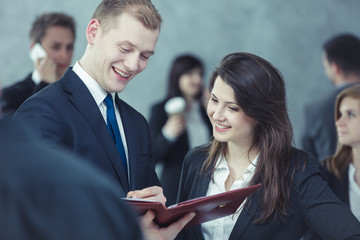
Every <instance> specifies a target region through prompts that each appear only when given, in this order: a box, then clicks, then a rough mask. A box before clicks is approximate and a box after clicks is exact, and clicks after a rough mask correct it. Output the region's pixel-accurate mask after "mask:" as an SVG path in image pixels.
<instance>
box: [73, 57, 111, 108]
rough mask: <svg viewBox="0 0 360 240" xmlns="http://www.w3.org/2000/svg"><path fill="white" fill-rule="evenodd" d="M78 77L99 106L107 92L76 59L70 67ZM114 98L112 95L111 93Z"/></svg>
mask: <svg viewBox="0 0 360 240" xmlns="http://www.w3.org/2000/svg"><path fill="white" fill-rule="evenodd" d="M72 70H73V71H74V72H75V73H76V74H77V75H78V76H79V78H80V79H81V80H82V81H83V82H84V84H85V85H86V87H87V88H88V89H89V91H90V93H91V95H92V96H93V98H94V100H95V102H96V104H97V105H98V106H99V105H100V104H101V103H102V102H103V101H104V99H105V97H106V95H107V92H106V91H105V90H104V89H103V88H102V87H101V86H100V84H99V83H98V82H97V81H95V80H94V79H93V78H92V77H91V76H90V75H89V74H88V73H87V72H85V70H84V69H83V68H82V67H81V65H80V64H79V61H77V62H76V63H75V65H74V67H73V69H72ZM112 97H113V99H114V95H113V94H112Z"/></svg>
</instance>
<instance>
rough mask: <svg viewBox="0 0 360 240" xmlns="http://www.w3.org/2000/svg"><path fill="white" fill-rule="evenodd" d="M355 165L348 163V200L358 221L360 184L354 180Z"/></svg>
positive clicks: (359, 213)
mask: <svg viewBox="0 0 360 240" xmlns="http://www.w3.org/2000/svg"><path fill="white" fill-rule="evenodd" d="M355 173H356V168H355V166H354V165H353V164H352V163H350V165H349V202H350V209H351V212H352V213H353V214H354V215H355V217H356V218H357V219H358V220H359V221H360V186H359V185H358V184H357V183H356V181H355Z"/></svg>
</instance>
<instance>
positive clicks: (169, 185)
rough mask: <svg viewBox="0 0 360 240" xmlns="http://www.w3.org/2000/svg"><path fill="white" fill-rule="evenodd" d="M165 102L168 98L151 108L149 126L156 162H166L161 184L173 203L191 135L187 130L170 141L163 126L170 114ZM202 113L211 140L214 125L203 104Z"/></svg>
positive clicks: (169, 200)
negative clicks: (166, 109)
mask: <svg viewBox="0 0 360 240" xmlns="http://www.w3.org/2000/svg"><path fill="white" fill-rule="evenodd" d="M165 103H166V100H164V101H161V102H159V103H157V104H155V105H154V106H153V107H152V108H151V114H150V120H149V126H150V133H151V137H152V146H153V156H154V160H155V162H162V163H163V164H164V168H163V172H162V175H161V178H160V181H161V186H162V187H163V188H164V193H165V196H166V198H167V204H168V205H172V204H175V203H176V197H177V192H178V186H179V181H180V173H181V167H182V164H183V161H184V157H185V155H186V153H187V152H188V151H189V136H188V133H187V131H186V130H185V132H184V133H183V134H181V135H180V136H179V137H178V139H176V141H175V142H170V141H169V140H167V139H166V138H165V137H164V135H163V134H162V128H163V127H164V125H165V123H166V121H167V120H168V115H167V113H166V112H165V109H164V105H165ZM200 114H201V116H202V120H203V122H204V126H205V127H206V128H207V129H208V130H209V140H210V136H211V135H212V131H211V130H212V127H211V123H210V121H209V118H208V116H207V114H206V111H205V109H204V108H203V107H202V106H201V108H200ZM189 124H191V123H189Z"/></svg>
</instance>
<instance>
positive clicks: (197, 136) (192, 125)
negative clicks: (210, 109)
mask: <svg viewBox="0 0 360 240" xmlns="http://www.w3.org/2000/svg"><path fill="white" fill-rule="evenodd" d="M200 104H201V103H200V102H199V101H194V102H193V105H192V107H191V109H190V110H189V111H187V112H186V113H185V121H186V123H187V124H186V130H187V133H188V137H189V146H190V148H193V147H196V146H199V145H202V144H205V143H207V142H208V141H209V139H210V136H209V130H208V126H207V125H206V123H205V122H204V119H203V117H202V116H201V106H200Z"/></svg>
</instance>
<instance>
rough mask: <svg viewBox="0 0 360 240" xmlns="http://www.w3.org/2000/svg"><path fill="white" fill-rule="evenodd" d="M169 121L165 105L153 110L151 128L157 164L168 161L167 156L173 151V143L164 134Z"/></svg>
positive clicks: (159, 105) (151, 112)
mask: <svg viewBox="0 0 360 240" xmlns="http://www.w3.org/2000/svg"><path fill="white" fill-rule="evenodd" d="M167 119H168V117H167V114H166V113H165V110H164V103H159V104H156V105H154V106H153V107H152V108H151V111H150V119H149V126H150V134H151V139H152V147H153V157H154V160H155V162H159V161H165V160H166V159H167V158H166V155H167V154H168V153H169V151H171V150H172V148H171V146H172V145H173V143H172V142H170V141H169V140H168V139H166V138H165V136H164V135H163V134H162V128H163V127H164V125H165V123H166V121H167Z"/></svg>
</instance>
